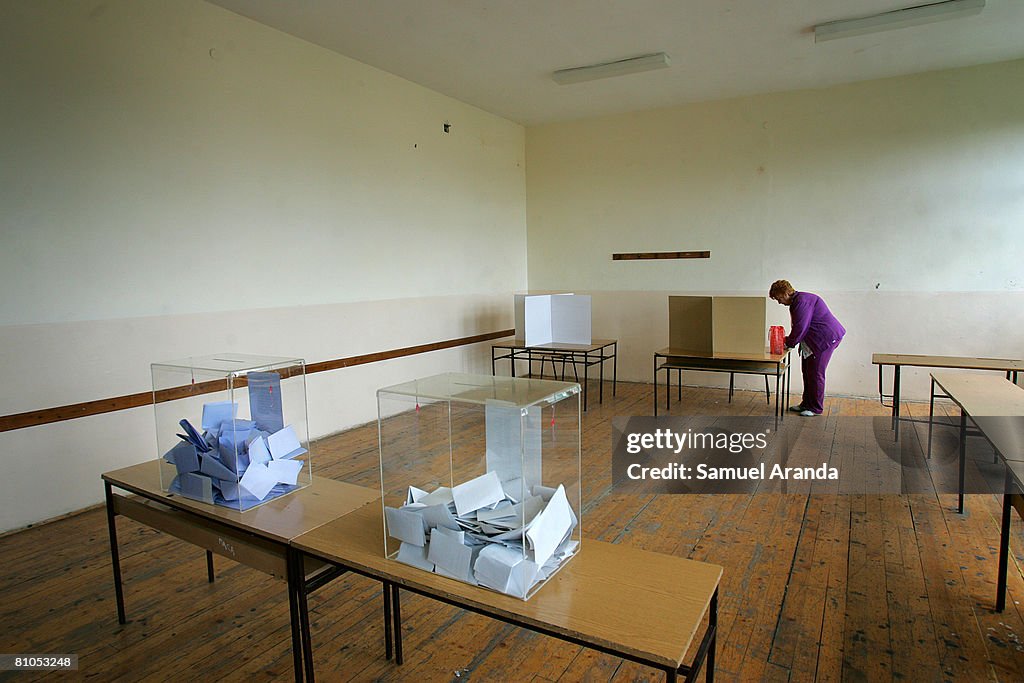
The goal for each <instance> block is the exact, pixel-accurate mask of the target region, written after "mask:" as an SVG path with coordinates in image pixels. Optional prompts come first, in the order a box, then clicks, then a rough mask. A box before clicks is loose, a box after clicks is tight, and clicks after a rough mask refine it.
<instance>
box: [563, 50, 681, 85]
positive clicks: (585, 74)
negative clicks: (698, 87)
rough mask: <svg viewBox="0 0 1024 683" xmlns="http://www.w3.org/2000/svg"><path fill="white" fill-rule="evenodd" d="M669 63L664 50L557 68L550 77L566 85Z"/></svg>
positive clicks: (655, 67)
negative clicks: (588, 64)
mask: <svg viewBox="0 0 1024 683" xmlns="http://www.w3.org/2000/svg"><path fill="white" fill-rule="evenodd" d="M669 64H671V62H670V61H669V59H668V55H667V54H665V53H664V52H657V53H655V54H652V55H641V56H639V57H630V58H629V59H620V60H618V61H617V62H605V63H604V64H591V65H590V66H578V67H576V68H574V69H559V70H558V71H556V72H555V73H553V74H551V78H552V79H554V81H555V83H557V84H558V85H568V84H570V83H583V82H584V81H596V80H597V79H599V78H611V77H612V76H625V75H626V74H635V73H640V72H641V71H654V70H655V69H664V68H665V67H667V66H668V65H669Z"/></svg>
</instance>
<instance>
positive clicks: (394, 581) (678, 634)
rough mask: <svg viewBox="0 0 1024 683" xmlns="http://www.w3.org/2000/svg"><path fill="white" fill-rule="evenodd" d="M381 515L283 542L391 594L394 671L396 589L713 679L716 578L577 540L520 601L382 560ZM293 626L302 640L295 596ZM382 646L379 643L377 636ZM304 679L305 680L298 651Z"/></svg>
mask: <svg viewBox="0 0 1024 683" xmlns="http://www.w3.org/2000/svg"><path fill="white" fill-rule="evenodd" d="M381 517H382V514H381V507H380V502H379V501H378V502H377V504H376V505H367V506H364V507H362V508H359V509H358V510H356V511H354V512H352V513H351V514H349V515H346V516H344V517H341V518H339V519H337V520H335V521H333V522H330V523H328V524H325V525H323V526H321V527H319V528H317V529H314V530H313V531H310V532H309V533H306V534H303V535H302V536H299V537H297V538H295V539H294V540H293V541H292V546H293V548H295V549H297V550H298V551H299V552H300V553H301V555H302V556H304V557H313V558H316V559H318V560H322V561H324V562H328V563H331V564H334V565H336V566H338V567H342V568H345V569H348V570H350V571H353V572H356V573H358V574H362V575H364V576H368V577H370V578H373V579H376V580H379V581H383V582H385V584H386V585H387V584H390V586H391V600H390V602H391V605H392V606H393V613H392V615H393V619H394V637H395V653H396V661H397V662H398V663H399V664H401V662H402V631H401V607H400V589H404V590H407V591H410V592H413V593H417V594H420V595H424V596H427V597H430V598H433V599H435V600H439V601H441V602H445V603H448V604H450V605H454V606H456V607H460V608H462V609H466V610H469V611H472V612H477V613H479V614H483V615H486V616H489V617H492V618H495V619H499V620H501V621H504V622H506V623H510V624H514V625H516V626H520V627H522V628H527V629H530V630H533V631H536V632H538V633H542V634H544V635H549V636H552V637H555V638H559V639H561V640H566V641H568V642H571V643H575V644H577V645H582V646H585V647H589V648H593V649H596V650H598V651H600V652H604V653H608V654H612V655H615V656H617V657H622V658H624V659H629V660H631V661H636V662H640V663H643V664H646V665H649V666H653V667H657V668H659V669H661V670H663V671H664V672H665V675H666V680H668V681H675V680H676V675H677V674H684V675H686V677H687V680H693V679H694V678H695V677H696V674H697V672H698V671H699V669H700V668H701V666H702V665H706V667H707V669H706V672H707V680H708V681H711V680H712V676H713V671H714V658H715V641H716V634H717V610H718V583H719V581H720V579H721V576H722V568H721V567H719V566H717V565H712V564H706V563H704V562H695V561H693V560H685V559H681V558H677V557H671V556H668V555H661V554H658V553H651V552H646V551H643V550H636V549H634V548H630V547H628V546H623V545H613V544H610V543H602V542H600V541H593V540H587V539H584V541H583V543H582V547H581V549H580V553H579V555H577V556H576V557H574V558H573V559H571V560H570V561H569V562H568V563H567V564H566V565H565V567H563V568H562V569H561V570H560V571H559V572H558V573H556V574H555V575H554V576H553V577H551V578H550V579H549V580H548V582H547V584H546V585H544V586H543V587H542V588H541V589H540V590H539V591H538V592H537V593H536V594H535V595H534V596H533V597H532V598H530V600H528V601H524V600H520V599H518V598H513V597H511V596H508V595H503V594H500V593H496V592H492V591H489V590H486V589H483V588H479V587H477V586H471V585H469V584H466V583H462V582H460V581H456V580H453V579H447V578H444V577H442V576H439V575H437V574H432V573H430V572H426V571H423V570H422V569H416V568H415V567H410V566H409V565H406V564H403V563H401V562H398V561H396V560H390V559H388V558H386V557H385V556H384V552H383V539H384V530H383V523H382V521H381ZM298 597H299V601H300V619H302V620H303V623H302V626H301V630H302V633H303V637H304V638H307V639H308V638H309V625H308V617H306V616H305V615H306V614H307V609H306V608H305V605H304V603H305V594H304V592H303V591H302V589H301V588H300V589H299V591H298ZM705 615H707V617H708V626H707V628H706V629H705V632H704V636H703V638H702V639H701V641H700V646H699V647H698V650H697V654H696V656H695V657H694V661H693V662H691V664H690V665H684V664H683V663H682V662H683V658H684V657H685V656H686V651H687V649H688V648H689V647H690V644H691V642H692V641H693V639H694V638H695V637H696V635H697V632H698V629H699V627H700V625H701V623H702V621H703V619H704V616H705ZM386 636H387V634H386ZM303 651H304V652H305V653H306V657H307V660H306V676H307V679H308V680H313V662H312V646H311V644H310V643H309V642H308V641H307V642H306V643H305V646H304V647H303Z"/></svg>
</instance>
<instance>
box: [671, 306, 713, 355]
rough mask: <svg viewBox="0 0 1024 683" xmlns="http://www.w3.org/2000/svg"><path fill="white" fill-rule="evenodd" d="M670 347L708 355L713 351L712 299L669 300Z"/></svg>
mask: <svg viewBox="0 0 1024 683" xmlns="http://www.w3.org/2000/svg"><path fill="white" fill-rule="evenodd" d="M668 345H669V347H671V348H673V349H680V350H683V351H693V352H696V353H708V354H710V353H711V352H712V350H713V348H714V347H713V343H712V324H711V297H709V296H670V297H669V298H668Z"/></svg>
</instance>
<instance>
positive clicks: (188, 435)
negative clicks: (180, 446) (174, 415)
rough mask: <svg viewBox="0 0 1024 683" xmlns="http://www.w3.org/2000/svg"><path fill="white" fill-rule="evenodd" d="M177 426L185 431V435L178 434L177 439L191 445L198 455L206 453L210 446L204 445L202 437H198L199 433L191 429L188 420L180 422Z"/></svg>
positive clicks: (193, 428)
mask: <svg viewBox="0 0 1024 683" xmlns="http://www.w3.org/2000/svg"><path fill="white" fill-rule="evenodd" d="M178 425H179V426H181V428H182V429H184V430H185V434H184V435H182V434H178V436H179V437H181V438H182V439H184V440H185V441H188V442H189V443H191V444H193V445H194V446H195V447H196V449H197V450H198V451H199V452H200V453H206V452H207V451H209V450H212V449H211V448H210V445H209V444H208V443H206V441H205V440H204V439H203V437H201V436H199V432H197V431H196V428H195V427H193V426H192V425H191V424H190V423H189V421H188V420H181V421H180V422H178Z"/></svg>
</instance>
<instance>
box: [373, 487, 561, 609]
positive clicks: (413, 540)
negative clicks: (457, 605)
mask: <svg viewBox="0 0 1024 683" xmlns="http://www.w3.org/2000/svg"><path fill="white" fill-rule="evenodd" d="M524 488H525V487H524V485H523V480H522V479H517V480H514V481H512V482H508V483H506V484H505V485H504V486H503V485H502V482H501V480H500V479H499V478H498V475H497V474H496V473H495V472H493V471H491V472H488V473H487V474H484V475H482V476H479V477H476V478H475V479H471V480H469V481H467V482H464V483H462V484H459V485H457V486H455V487H452V488H448V487H445V486H442V487H440V488H438V489H437V490H435V491H432V492H429V493H428V492H426V491H423V490H421V489H418V488H416V487H409V492H408V496H407V498H406V503H405V505H403V506H402V507H400V508H393V507H385V509H384V513H385V521H386V523H387V532H388V535H390V536H391V537H393V538H395V539H397V540H399V541H401V545H400V546H399V550H398V554H397V556H396V558H395V559H397V560H398V561H400V562H404V563H406V564H410V565H413V566H415V567H419V568H421V569H425V570H427V571H432V572H436V573H438V574H441V575H442V576H447V577H450V578H454V579H459V580H460V581H465V582H468V583H471V584H475V585H480V586H485V587H487V588H490V589H493V590H496V591H500V592H502V593H506V594H508V595H513V596H515V597H518V598H523V599H526V598H527V597H528V596H529V594H530V592H531V589H532V588H533V587H534V586H536V585H537V584H539V583H541V582H542V581H544V580H545V579H547V578H548V577H549V576H551V575H552V574H553V573H554V572H555V571H556V570H557V569H558V568H559V567H560V566H561V565H562V563H564V562H565V561H566V560H568V559H569V558H570V557H571V556H572V555H573V553H575V552H576V549H577V546H578V545H579V542H578V541H576V540H574V539H572V532H573V529H575V528H576V525H577V518H576V515H575V513H574V512H573V509H572V506H571V505H570V504H569V500H568V498H567V497H566V493H565V487H564V486H562V485H561V484H560V485H559V486H558V488H550V487H547V486H541V485H533V486H530V487H529V490H528V491H527V490H523V489H524Z"/></svg>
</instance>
